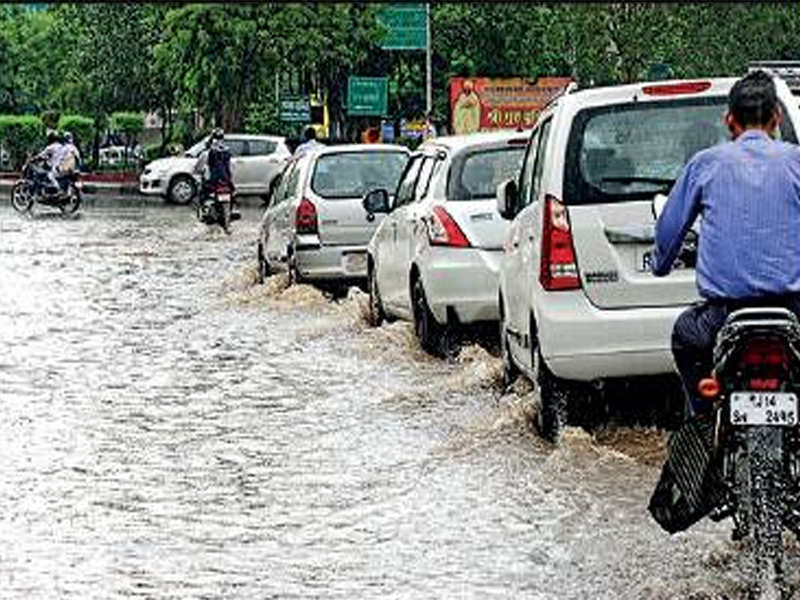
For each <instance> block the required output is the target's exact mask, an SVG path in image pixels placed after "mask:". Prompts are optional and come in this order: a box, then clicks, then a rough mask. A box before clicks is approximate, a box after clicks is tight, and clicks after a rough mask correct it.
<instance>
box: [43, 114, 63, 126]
mask: <svg viewBox="0 0 800 600" xmlns="http://www.w3.org/2000/svg"><path fill="white" fill-rule="evenodd" d="M41 118H42V123H44V126H45V127H47V128H48V129H58V121H59V119H60V118H61V114H60V113H59V112H58V111H57V110H46V111H44V112H43V113H42V116H41Z"/></svg>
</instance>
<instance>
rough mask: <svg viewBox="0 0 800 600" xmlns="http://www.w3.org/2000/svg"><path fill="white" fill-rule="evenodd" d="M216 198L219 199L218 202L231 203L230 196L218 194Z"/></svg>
mask: <svg viewBox="0 0 800 600" xmlns="http://www.w3.org/2000/svg"><path fill="white" fill-rule="evenodd" d="M218 198H219V201H220V202H230V201H231V195H230V194H220V195H219V196H218Z"/></svg>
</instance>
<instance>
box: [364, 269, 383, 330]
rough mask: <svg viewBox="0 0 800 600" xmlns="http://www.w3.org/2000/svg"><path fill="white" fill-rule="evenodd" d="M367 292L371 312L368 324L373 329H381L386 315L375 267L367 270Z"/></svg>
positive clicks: (368, 315) (369, 311) (368, 316)
mask: <svg viewBox="0 0 800 600" xmlns="http://www.w3.org/2000/svg"><path fill="white" fill-rule="evenodd" d="M367 290H368V292H369V310H368V313H367V322H368V323H369V324H370V325H371V326H372V327H380V325H381V323H383V321H384V319H386V314H385V313H384V311H383V303H382V302H381V294H380V290H378V279H377V278H376V277H375V267H374V266H370V267H369V269H367Z"/></svg>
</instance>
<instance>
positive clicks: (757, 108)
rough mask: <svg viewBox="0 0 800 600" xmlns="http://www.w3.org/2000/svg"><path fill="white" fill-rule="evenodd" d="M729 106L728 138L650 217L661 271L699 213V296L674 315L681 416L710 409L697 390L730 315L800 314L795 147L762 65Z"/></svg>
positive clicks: (799, 164)
mask: <svg viewBox="0 0 800 600" xmlns="http://www.w3.org/2000/svg"><path fill="white" fill-rule="evenodd" d="M728 109H729V110H728V113H727V114H726V116H725V122H726V124H727V126H728V129H729V131H730V133H731V138H732V141H730V142H728V143H725V144H720V145H718V146H714V147H712V148H708V149H706V150H702V151H701V152H698V153H697V154H695V155H694V157H693V158H692V159H691V160H690V161H689V162H688V164H687V165H686V166H685V168H684V170H683V173H682V174H681V176H680V177H679V178H678V180H677V182H676V183H675V185H674V186H673V188H672V191H671V193H670V195H669V199H668V200H667V202H666V204H665V206H664V209H663V212H662V213H661V215H660V217H659V219H658V222H657V223H656V231H655V238H656V239H655V241H656V244H655V257H654V258H655V260H654V262H653V274H654V275H656V276H665V275H667V274H668V273H669V272H670V270H671V269H672V265H673V263H674V261H675V259H676V258H677V256H678V254H679V252H680V250H681V245H682V243H683V240H684V237H685V236H686V234H687V232H688V230H689V229H690V227H691V226H692V224H693V223H694V221H695V219H696V218H697V216H698V215H700V216H702V222H701V224H700V231H699V246H698V257H697V267H696V273H697V288H698V291H699V293H700V296H701V297H702V298H703V301H702V302H701V303H698V304H696V305H694V306H692V307H690V308H688V309H687V310H686V311H684V312H683V313H682V314H681V315H680V316H679V317H678V319H677V321H676V323H675V326H674V329H673V333H672V351H673V356H674V358H675V364H676V365H677V367H678V371H679V372H680V376H681V379H682V381H683V386H684V391H685V394H686V412H687V416H694V415H697V414H702V413H703V412H705V411H707V410H708V403H706V402H704V401H703V400H702V399H700V398H699V397H698V393H697V388H698V384H699V381H700V379H701V378H702V377H705V376H707V374H708V373H709V372H710V370H711V367H712V351H713V345H714V341H715V336H716V334H717V332H718V331H719V329H720V328H721V327H722V325H723V324H724V322H725V319H726V318H727V316H728V315H729V314H730V313H731V312H733V311H734V310H736V309H738V308H742V307H746V306H782V307H786V308H788V309H789V310H791V311H792V312H794V313H796V314H799V315H800V255H799V253H800V196H798V190H800V149H798V147H797V146H795V145H793V144H788V143H785V142H781V141H777V140H775V139H774V137H775V131H776V129H777V128H778V126H779V125H780V123H781V121H782V113H781V108H780V105H779V104H778V99H777V95H776V91H775V84H774V83H773V81H772V79H771V77H770V76H769V75H767V74H766V73H764V72H763V71H756V72H753V73H750V74H749V75H747V76H746V77H744V78H742V79H740V80H739V81H737V82H736V84H734V86H733V88H732V89H731V91H730V94H729V97H728Z"/></svg>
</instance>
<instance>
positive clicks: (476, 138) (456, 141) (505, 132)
mask: <svg viewBox="0 0 800 600" xmlns="http://www.w3.org/2000/svg"><path fill="white" fill-rule="evenodd" d="M530 135H531V130H530V129H525V130H523V131H517V130H516V129H501V130H498V131H481V132H478V133H468V134H464V135H445V136H442V137H437V138H434V139H432V140H428V141H427V142H425V143H423V144H422V145H421V146H420V147H419V148H418V150H419V151H424V150H425V149H426V148H436V147H444V148H446V149H448V150H451V151H453V152H457V151H459V150H462V149H465V148H472V147H475V146H481V145H484V144H491V143H495V142H506V141H508V140H513V139H519V140H524V141H526V142H527V141H528V138H529V137H530Z"/></svg>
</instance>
